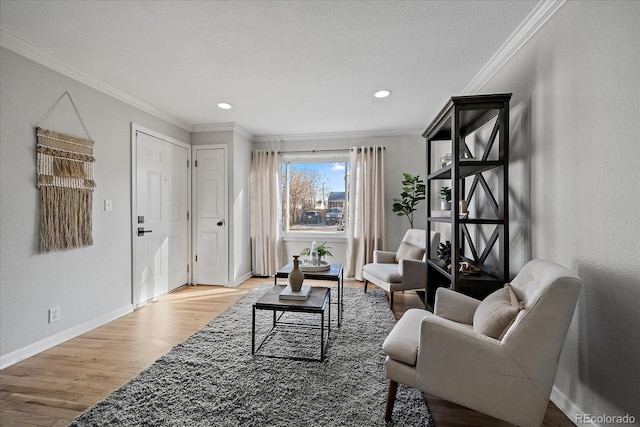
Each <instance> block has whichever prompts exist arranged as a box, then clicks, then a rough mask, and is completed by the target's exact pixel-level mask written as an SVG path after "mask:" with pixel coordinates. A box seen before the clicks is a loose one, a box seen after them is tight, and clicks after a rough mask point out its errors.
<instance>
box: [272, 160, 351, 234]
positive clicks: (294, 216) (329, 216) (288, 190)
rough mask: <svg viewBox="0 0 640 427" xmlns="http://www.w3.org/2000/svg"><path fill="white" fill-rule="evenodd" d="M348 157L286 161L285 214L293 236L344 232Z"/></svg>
mask: <svg viewBox="0 0 640 427" xmlns="http://www.w3.org/2000/svg"><path fill="white" fill-rule="evenodd" d="M348 165H349V162H348V155H347V154H344V155H332V156H329V157H327V156H326V155H325V156H318V155H313V156H312V155H309V156H305V157H301V156H297V157H291V158H288V159H287V158H285V161H284V162H283V164H282V174H283V179H282V182H283V183H284V184H283V188H282V191H283V195H282V203H283V206H282V214H283V218H285V226H286V230H285V231H289V232H321V233H340V232H344V229H345V224H346V221H347V211H348V210H347V197H346V194H347V193H346V189H347V184H348V171H349V167H348Z"/></svg>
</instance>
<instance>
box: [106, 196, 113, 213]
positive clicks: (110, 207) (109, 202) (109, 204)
mask: <svg viewBox="0 0 640 427" xmlns="http://www.w3.org/2000/svg"><path fill="white" fill-rule="evenodd" d="M112 210H113V201H112V200H107V199H105V201H104V211H105V212H111V211H112Z"/></svg>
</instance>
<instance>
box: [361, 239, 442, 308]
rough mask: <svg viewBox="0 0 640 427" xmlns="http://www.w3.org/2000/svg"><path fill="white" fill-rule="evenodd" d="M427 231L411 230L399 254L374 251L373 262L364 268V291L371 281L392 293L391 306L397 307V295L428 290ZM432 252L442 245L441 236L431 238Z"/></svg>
mask: <svg viewBox="0 0 640 427" xmlns="http://www.w3.org/2000/svg"><path fill="white" fill-rule="evenodd" d="M426 240H427V232H426V231H425V230H418V229H415V228H412V229H409V230H407V232H406V233H405V235H404V238H403V239H402V242H401V243H400V246H399V247H398V250H397V251H395V252H391V251H374V253H373V262H372V263H370V264H366V265H365V266H364V267H363V268H362V277H363V278H364V291H365V292H367V285H368V283H369V282H371V283H373V284H374V285H376V286H378V287H379V288H382V289H384V290H385V291H386V292H388V293H389V307H392V306H393V293H394V292H396V291H406V290H410V289H422V290H424V289H425V285H426V283H427V263H426V258H425V248H426V245H425V242H426ZM431 244H432V245H435V246H432V250H431V253H432V254H435V253H436V251H437V249H438V245H439V244H440V233H433V234H432V237H431Z"/></svg>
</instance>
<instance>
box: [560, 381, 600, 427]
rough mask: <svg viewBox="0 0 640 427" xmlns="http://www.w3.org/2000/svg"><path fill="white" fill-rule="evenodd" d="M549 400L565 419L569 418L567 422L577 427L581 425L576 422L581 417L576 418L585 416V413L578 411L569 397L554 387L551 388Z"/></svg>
mask: <svg viewBox="0 0 640 427" xmlns="http://www.w3.org/2000/svg"><path fill="white" fill-rule="evenodd" d="M550 400H551V402H553V404H554V405H556V406H557V407H558V409H560V411H562V413H563V414H565V415H566V416H567V418H569V421H571V422H572V423H574V424H575V425H577V426H582V425H583V424H582V423H581V422H578V420H579V419H581V417H578V415H580V416H582V415H583V414H585V411H583V410H582V409H580V408H579V407H578V405H576V404H575V403H574V402H573V401H572V400H571V399H569V397H567V395H565V394H564V393H563V392H561V391H560V390H559V389H558V388H557V387H556V386H553V388H552V389H551V399H550ZM590 425H596V424H590Z"/></svg>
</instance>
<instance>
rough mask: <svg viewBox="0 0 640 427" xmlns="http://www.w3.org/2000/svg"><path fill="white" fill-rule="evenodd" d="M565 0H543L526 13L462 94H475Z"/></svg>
mask: <svg viewBox="0 0 640 427" xmlns="http://www.w3.org/2000/svg"><path fill="white" fill-rule="evenodd" d="M566 2H567V0H543V1H541V2H540V3H538V4H537V5H536V7H535V8H534V9H533V10H532V11H531V13H529V15H527V17H526V18H525V20H524V21H523V22H522V23H521V24H520V25H519V26H518V28H516V30H515V31H514V32H513V33H512V34H511V36H509V38H508V39H507V41H506V42H504V44H503V45H502V46H500V49H498V51H497V52H496V53H495V54H494V55H493V56H492V57H491V59H489V62H487V64H486V65H485V66H484V67H482V69H481V70H480V72H479V73H478V74H476V76H475V77H474V78H473V79H472V80H471V82H470V83H469V84H468V85H467V87H465V88H464V90H463V91H462V94H463V95H475V94H477V93H478V91H479V90H480V89H482V87H483V86H484V85H485V84H487V82H488V81H489V80H490V79H491V78H492V77H493V76H494V75H495V74H496V73H497V72H498V71H500V69H502V67H504V65H505V64H506V63H507V62H509V60H510V59H511V58H512V57H513V55H515V54H516V53H517V52H518V51H519V50H520V49H522V47H523V46H524V45H525V44H527V42H528V41H529V40H530V39H531V37H533V36H534V35H535V34H536V33H537V32H538V31H539V30H540V29H541V28H542V27H543V26H544V25H545V24H546V23H547V21H548V20H549V19H551V17H553V15H555V14H556V13H557V12H558V11H559V10H560V9H561V8H562V6H564V5H565V3H566Z"/></svg>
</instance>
